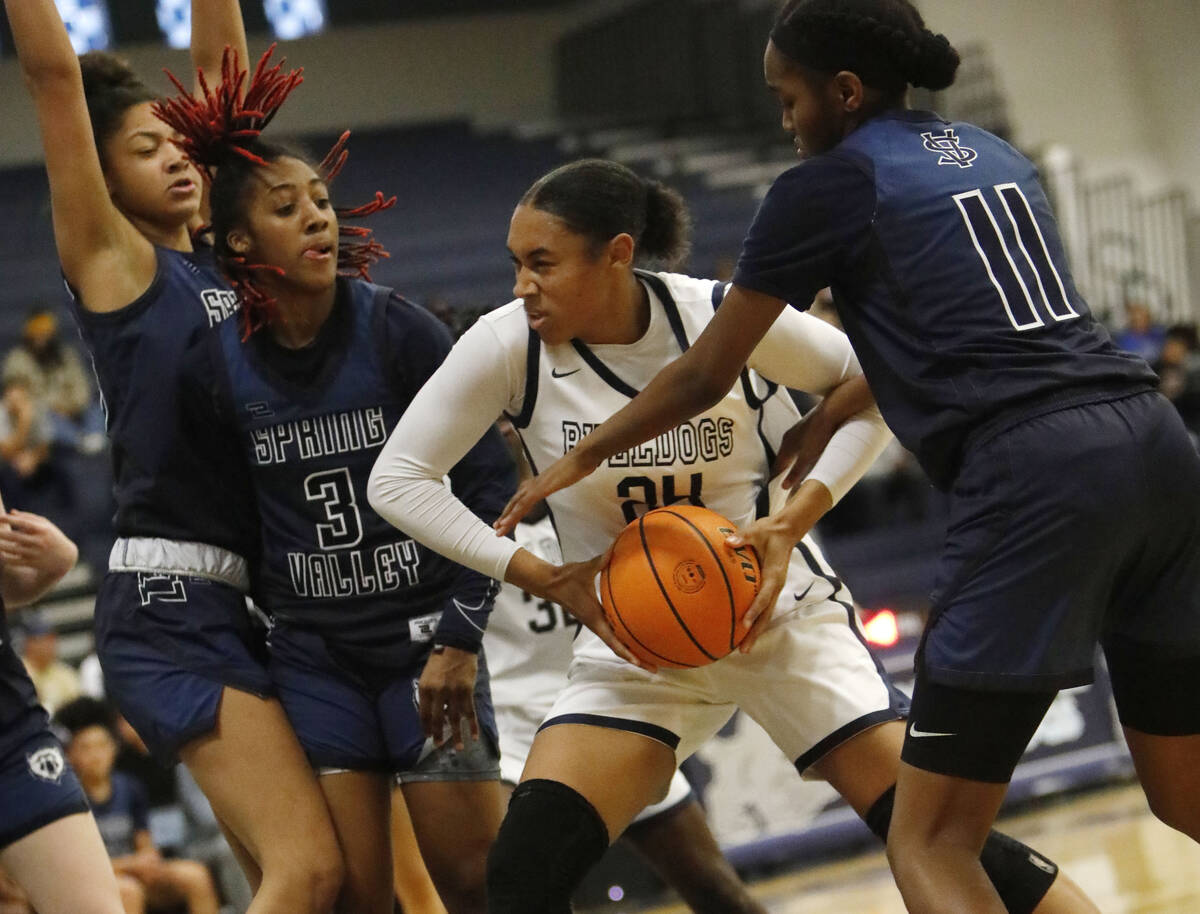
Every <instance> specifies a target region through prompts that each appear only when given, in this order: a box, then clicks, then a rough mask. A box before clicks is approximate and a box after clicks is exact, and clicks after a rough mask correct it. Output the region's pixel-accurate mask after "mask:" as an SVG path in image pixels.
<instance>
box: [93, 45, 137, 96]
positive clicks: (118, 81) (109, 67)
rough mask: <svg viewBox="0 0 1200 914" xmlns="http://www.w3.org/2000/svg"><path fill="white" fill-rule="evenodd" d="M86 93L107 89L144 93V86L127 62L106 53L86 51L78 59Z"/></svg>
mask: <svg viewBox="0 0 1200 914" xmlns="http://www.w3.org/2000/svg"><path fill="white" fill-rule="evenodd" d="M79 68H80V70H82V71H83V85H84V91H85V92H86V93H92V92H102V91H105V90H109V89H130V90H133V91H145V89H146V84H145V83H143V82H142V80H141V79H140V78H139V77H138V75H137V74H136V73H135V72H134V71H133V68H132V67H131V66H130V65H129V62H128V61H127V60H125V59H124V58H122V57H118V56H117V55H116V54H110V53H109V52H107V51H88V52H87V53H86V54H82V55H80V57H79Z"/></svg>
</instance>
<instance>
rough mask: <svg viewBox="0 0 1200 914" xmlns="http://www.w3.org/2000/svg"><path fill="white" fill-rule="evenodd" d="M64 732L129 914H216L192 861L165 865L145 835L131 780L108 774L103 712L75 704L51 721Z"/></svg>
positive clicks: (110, 748)
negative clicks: (182, 908)
mask: <svg viewBox="0 0 1200 914" xmlns="http://www.w3.org/2000/svg"><path fill="white" fill-rule="evenodd" d="M56 719H57V721H58V723H59V724H60V725H61V726H62V727H63V728H64V729H65V730H66V731H67V732H68V734H69V736H68V737H67V757H68V759H69V760H70V762H71V767H72V768H74V769H75V773H76V774H77V775H78V776H79V780H80V783H82V784H83V789H84V791H85V792H86V793H87V796H88V801H89V802H90V803H91V805H92V813H93V815H94V816H95V817H96V824H97V825H99V826H100V835H101V837H102V838H103V839H104V846H105V847H106V848H107V850H108V854H109V857H110V858H111V859H112V864H113V870H114V872H115V873H116V874H117V884H118V885H119V886H120V889H121V900H122V902H123V903H124V904H125V910H126V911H127V912H130V914H141V912H151V911H156V910H160V909H163V908H166V909H171V908H175V907H178V906H179V905H186V908H187V912H188V914H218V911H219V902H218V899H217V891H216V888H215V887H214V885H213V880H212V876H211V875H210V874H209V872H208V869H207V868H206V867H205V866H204V865H203V864H202V863H198V862H197V861H195V860H166V859H163V857H162V855H161V854H160V853H159V852H158V850H157V848H156V847H155V846H154V841H153V839H152V837H151V835H150V829H149V819H148V813H149V802H148V801H147V798H146V792H145V789H144V788H143V787H142V785H141V784H140V783H138V781H136V780H135V779H134V778H132V777H129V776H128V775H126V774H123V773H122V772H119V771H114V770H113V765H114V763H115V761H116V757H117V743H118V739H117V734H116V731H115V730H114V729H113V725H112V714H111V711H110V710H109V708H108V706H107V705H105V704H104V703H103V702H99V701H96V700H95V699H93V698H79V699H76V700H75V701H73V702H71V703H69V704H67V705H64V706H63V707H62V708H61V709H60V710H59V712H58V714H57V715H56Z"/></svg>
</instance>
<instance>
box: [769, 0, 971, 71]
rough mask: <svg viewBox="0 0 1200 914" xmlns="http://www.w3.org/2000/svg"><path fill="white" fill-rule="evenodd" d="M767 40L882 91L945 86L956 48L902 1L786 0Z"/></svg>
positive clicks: (809, 62) (819, 68) (813, 64)
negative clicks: (850, 74) (849, 74)
mask: <svg viewBox="0 0 1200 914" xmlns="http://www.w3.org/2000/svg"><path fill="white" fill-rule="evenodd" d="M771 41H772V42H774V44H775V47H776V48H778V49H779V51H780V53H782V54H783V55H784V56H785V57H787V58H789V59H790V60H793V61H795V62H796V63H799V64H802V65H804V66H806V67H809V68H810V69H813V70H817V71H818V72H822V73H837V72H838V71H840V70H849V71H851V72H853V73H856V74H858V76H859V78H860V79H862V81H863V83H864V84H866V85H868V86H871V87H873V88H876V89H879V90H882V91H883V92H885V93H887V94H888V95H898V94H903V92H904V90H905V89H906V88H907V87H908V86H910V85H911V86H918V87H924V88H927V89H933V90H938V89H945V88H946V87H948V86H950V85H951V84H952V83H953V82H954V76H955V74H956V73H957V71H958V64H959V56H958V52H957V51H956V50H955V49H954V47H953V46H952V45H951V44H950V42H949V40H948V39H947V38H946V36H945V35H939V34H934V33H933V32H931V31H930V30H929V29H927V28H926V27H925V20H924V19H922V18H921V14H920V13H919V12H917V10H916V8H915V7H914V6H913V5H912V4H911V3H910V2H908V0H789V2H788V3H787V4H786V5H785V6H784V7H783V9H782V10H781V11H780V13H779V15H778V17H776V20H775V25H774V27H773V28H772V29H771Z"/></svg>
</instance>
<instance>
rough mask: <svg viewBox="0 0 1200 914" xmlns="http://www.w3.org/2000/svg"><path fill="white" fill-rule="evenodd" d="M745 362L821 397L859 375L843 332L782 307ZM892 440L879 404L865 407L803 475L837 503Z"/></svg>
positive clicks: (841, 429)
mask: <svg viewBox="0 0 1200 914" xmlns="http://www.w3.org/2000/svg"><path fill="white" fill-rule="evenodd" d="M749 364H750V367H751V368H753V369H754V370H755V371H757V372H758V373H759V374H761V375H762V376H763V377H764V378H768V379H770V380H772V381H775V382H777V383H779V384H783V385H785V386H787V387H791V388H794V389H796V390H802V391H805V392H806V393H811V394H816V395H817V396H822V397H823V396H825V395H826V394H828V393H829V391H831V390H833V388H835V387H837V386H838V385H839V384H841V383H843V382H844V381H848V380H850V379H851V378H853V377H857V376H858V375H861V374H862V366H860V365H859V364H858V358H857V357H856V356H855V355H854V350H853V348H851V346H850V340H849V339H848V338H847V337H846V334H844V333H842V331H840V330H838V329H837V328H836V327H833V326H831V325H830V324H827V323H826V322H825V321H823V320H821V319H820V318H817V317H813V316H812V315H811V314H806V313H802V312H799V311H796V310H795V309H794V308H784V309H783V311H782V312H781V313H780V315H779V319H778V320H776V321H775V323H774V324H772V325H771V329H770V330H768V331H767V334H766V336H764V337H763V339H762V342H760V343H759V344H758V346H757V347H756V348H755V350H754V352H753V353H751V355H750V362H749ZM891 440H892V433H891V430H890V429H889V428H888V427H887V423H885V422H884V421H883V416H882V414H880V412H879V408H878V407H875V406H872V407H869V408H868V409H865V410H863V411H862V412H860V413H856V414H855V415H853V416H851V417H850V418H849V419H847V420H846V422H844V423H843V424H842V426H841V428H839V429H838V430H837V431H836V432H834V434H833V437H832V438H830V439H829V444H827V445H826V446H825V450H824V451H822V452H821V456H820V457H819V458H818V459H817V463H816V465H815V466H814V467H813V468H812V470H811V471H810V472H809V474H808V476H807V477H805V478H806V479H815V480H817V481H818V482H820V483H821V484H823V485H824V486H825V488H827V489H828V490H829V494H830V495H832V496H833V503H834V504H835V505H836V504H837V503H838V502H839V501H841V499H842V496H843V495H845V494H846V493H847V492H848V491H850V489H851V487H852V486H853V485H854V484H855V483H856V482H858V480H859V479H861V478H862V475H863V473H865V472H866V471H867V469H868V468H869V467H870V466H871V464H873V463H874V462H875V460H876V459H877V458H878V457H879V455H880V454H882V453H883V449H884V448H885V447H887V445H888V442H889V441H891Z"/></svg>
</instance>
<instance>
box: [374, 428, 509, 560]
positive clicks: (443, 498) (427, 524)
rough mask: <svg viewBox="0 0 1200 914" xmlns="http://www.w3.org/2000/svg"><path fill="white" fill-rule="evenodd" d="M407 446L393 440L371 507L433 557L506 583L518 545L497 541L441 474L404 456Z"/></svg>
mask: <svg viewBox="0 0 1200 914" xmlns="http://www.w3.org/2000/svg"><path fill="white" fill-rule="evenodd" d="M402 440H403V437H402V436H401V435H396V434H393V436H392V439H391V440H390V441H389V442H388V444H387V445H385V447H384V451H383V453H381V454H380V456H379V460H378V461H377V462H376V464H375V468H374V470H372V472H371V479H370V482H369V484H368V487H367V497H368V500H369V501H370V504H371V507H372V508H374V509H375V512H376V513H377V514H379V516H380V517H382V518H383V519H384V520H386V521H387V522H388V523H390V524H392V525H393V526H395V527H397V528H399V529H400V530H403V531H404V532H405V533H407V534H408V535H409V536H411V537H412V538H413V539H415V540H416V541H417V542H419V543H422V544H423V545H425V546H427V547H429V548H430V549H432V550H433V551H434V552H438V553H440V554H442V555H444V556H446V557H447V558H449V559H451V560H453V561H455V562H458V563H459V564H460V565H465V566H466V567H467V568H472V569H474V570H475V571H478V572H480V573H481V574H485V575H487V576H488V577H490V578H496V579H500V578H503V576H504V569H505V566H507V565H508V561H509V559H510V558H511V557H512V553H513V552H514V551H515V550H516V548H517V546H516V543H514V542H513V541H512V540H509V539H505V538H503V537H498V536H496V533H495V531H494V530H492V528H491V527H489V526H488V525H487V524H485V523H484V522H483V521H481V520H480V519H479V518H478V517H476V516H475V514H474V513H472V511H471V510H470V509H469V508H468V507H467V506H466V505H464V504H463V503H462V502H461V501H460V500H459V499H458V498H456V497H455V496H454V494H453V493H452V492H451V491H450V490H449V489H448V488H447V487H446V485H445V483H443V482H442V480H441V477H440V476H435V475H434V473H436V470H431V469H430V468H428V467H426V466H423V465H421V464H420V463H418V462H417V461H415V460H414V459H413V458H411V457H409V456H406V455H404V454H403V453H402V451H401V449H400V446H399V442H400V441H402ZM393 443H395V447H394V448H393V446H392V445H393Z"/></svg>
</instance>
